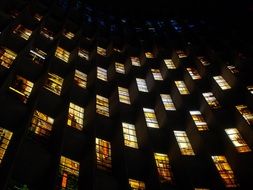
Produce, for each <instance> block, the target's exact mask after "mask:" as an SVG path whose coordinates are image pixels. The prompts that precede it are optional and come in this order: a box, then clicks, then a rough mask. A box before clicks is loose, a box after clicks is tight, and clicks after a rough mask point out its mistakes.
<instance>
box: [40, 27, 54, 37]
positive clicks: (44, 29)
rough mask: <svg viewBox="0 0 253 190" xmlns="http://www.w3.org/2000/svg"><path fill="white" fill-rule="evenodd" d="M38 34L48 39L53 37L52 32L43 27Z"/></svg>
mask: <svg viewBox="0 0 253 190" xmlns="http://www.w3.org/2000/svg"><path fill="white" fill-rule="evenodd" d="M40 34H41V35H42V36H44V37H45V38H47V39H49V40H53V39H54V33H53V32H52V31H50V30H49V29H47V28H45V27H43V28H42V29H41V31H40Z"/></svg>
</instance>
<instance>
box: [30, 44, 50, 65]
mask: <svg viewBox="0 0 253 190" xmlns="http://www.w3.org/2000/svg"><path fill="white" fill-rule="evenodd" d="M46 56H47V53H45V52H44V51H42V50H40V49H38V48H35V49H31V50H30V51H29V58H30V59H31V60H32V62H33V63H36V64H42V63H43V62H44V60H45V59H46Z"/></svg>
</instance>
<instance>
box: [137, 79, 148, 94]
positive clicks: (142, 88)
mask: <svg viewBox="0 0 253 190" xmlns="http://www.w3.org/2000/svg"><path fill="white" fill-rule="evenodd" d="M136 83H137V87H138V90H139V91H140V92H148V87H147V84H146V81H145V80H144V79H141V78H136Z"/></svg>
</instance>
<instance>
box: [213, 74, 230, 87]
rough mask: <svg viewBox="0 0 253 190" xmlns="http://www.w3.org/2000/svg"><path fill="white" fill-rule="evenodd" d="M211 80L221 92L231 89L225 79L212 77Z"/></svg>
mask: <svg viewBox="0 0 253 190" xmlns="http://www.w3.org/2000/svg"><path fill="white" fill-rule="evenodd" d="M213 78H214V80H215V81H216V83H217V84H218V85H219V86H220V88H221V89H222V90H227V89H231V87H230V86H229V84H228V83H227V82H226V81H225V79H224V78H223V77H222V76H214V77H213Z"/></svg>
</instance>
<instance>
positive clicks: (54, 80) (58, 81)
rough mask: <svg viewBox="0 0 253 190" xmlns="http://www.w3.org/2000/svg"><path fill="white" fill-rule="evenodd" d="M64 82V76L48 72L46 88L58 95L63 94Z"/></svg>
mask: <svg viewBox="0 0 253 190" xmlns="http://www.w3.org/2000/svg"><path fill="white" fill-rule="evenodd" d="M62 84H63V78H61V77H59V76H58V75H56V74H53V73H48V76H47V79H46V82H45V85H44V88H45V89H47V90H49V91H51V92H53V93H55V94H57V95H61V89H62Z"/></svg>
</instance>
